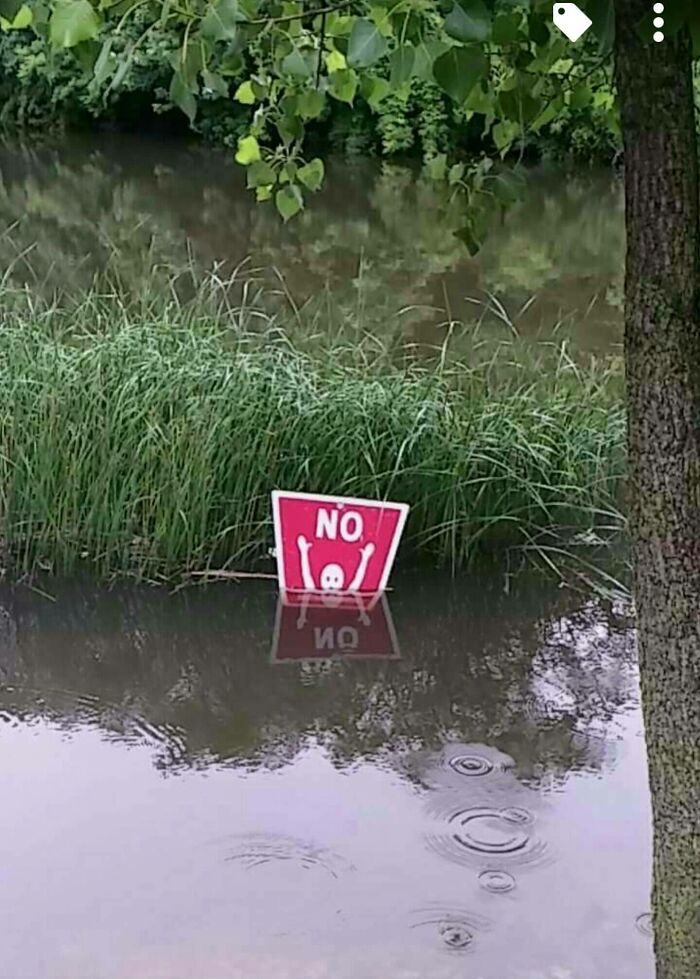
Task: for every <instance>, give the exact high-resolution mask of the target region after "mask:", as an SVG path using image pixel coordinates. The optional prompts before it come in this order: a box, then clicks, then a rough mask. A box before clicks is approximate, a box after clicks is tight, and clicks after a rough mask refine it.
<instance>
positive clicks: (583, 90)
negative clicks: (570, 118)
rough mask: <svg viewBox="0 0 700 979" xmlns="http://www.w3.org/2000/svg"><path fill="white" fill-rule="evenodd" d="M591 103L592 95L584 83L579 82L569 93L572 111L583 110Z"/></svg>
mask: <svg viewBox="0 0 700 979" xmlns="http://www.w3.org/2000/svg"><path fill="white" fill-rule="evenodd" d="M592 101H593V93H592V92H591V89H590V86H589V85H587V84H586V82H581V83H580V84H579V85H577V86H576V88H574V89H573V90H572V92H571V99H570V101H569V105H570V106H571V108H572V109H585V108H586V106H587V105H590V103H591V102H592Z"/></svg>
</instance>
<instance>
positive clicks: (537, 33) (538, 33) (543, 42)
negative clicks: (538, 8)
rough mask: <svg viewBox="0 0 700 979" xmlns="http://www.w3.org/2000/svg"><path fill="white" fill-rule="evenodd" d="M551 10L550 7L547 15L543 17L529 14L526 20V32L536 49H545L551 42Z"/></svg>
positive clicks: (542, 15)
mask: <svg viewBox="0 0 700 979" xmlns="http://www.w3.org/2000/svg"><path fill="white" fill-rule="evenodd" d="M551 13H552V9H551V7H550V9H549V14H547V17H545V15H544V14H534V13H533V14H530V16H529V17H528V19H527V32H528V36H529V38H530V40H531V41H533V42H534V43H535V44H536V45H538V47H547V45H548V44H549V43H550V40H551V37H552V35H551V33H550V31H549V19H548V18H549V17H551Z"/></svg>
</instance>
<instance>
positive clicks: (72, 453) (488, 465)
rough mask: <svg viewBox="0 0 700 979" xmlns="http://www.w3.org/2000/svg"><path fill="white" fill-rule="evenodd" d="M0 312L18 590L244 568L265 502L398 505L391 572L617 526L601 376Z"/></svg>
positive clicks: (165, 308)
mask: <svg viewBox="0 0 700 979" xmlns="http://www.w3.org/2000/svg"><path fill="white" fill-rule="evenodd" d="M0 309H1V310H2V311H3V313H2V320H3V322H2V327H1V328H0V491H1V497H0V505H1V511H0V523H1V534H2V537H3V539H4V543H5V551H6V555H7V559H8V561H9V562H10V563H11V564H12V566H13V568H14V569H15V570H16V571H26V570H30V569H33V568H36V567H37V566H49V567H50V568H52V569H53V570H56V571H71V570H74V569H75V568H76V567H79V566H87V567H90V568H92V569H94V570H95V571H97V572H98V573H100V574H109V573H113V572H126V573H134V574H137V575H139V576H145V577H149V578H158V577H161V576H172V575H174V574H177V573H180V572H188V571H193V570H203V569H207V568H211V567H217V568H229V569H240V570H243V569H247V570H254V569H264V568H265V566H266V565H265V563H264V562H265V561H266V560H269V557H268V553H269V548H270V546H271V544H272V537H271V519H270V502H269V493H270V491H271V490H272V489H274V488H283V489H288V490H307V491H316V492H325V493H340V494H347V495H354V496H368V497H378V498H389V499H392V500H404V501H406V502H408V503H409V504H410V505H411V514H410V520H409V523H408V526H407V532H406V537H405V545H404V548H403V551H402V554H403V556H404V557H405V558H408V557H409V556H411V555H414V556H423V557H426V558H427V559H429V560H431V561H433V562H436V563H449V564H451V565H452V566H453V567H455V568H456V567H462V566H465V565H468V564H470V563H471V562H473V561H475V560H476V559H478V558H479V557H481V558H484V557H485V556H486V555H488V554H494V553H502V551H503V549H504V548H511V547H517V546H522V545H526V546H533V544H537V543H538V542H539V543H543V544H547V545H552V546H555V547H556V546H558V545H559V544H562V543H564V542H566V541H570V540H571V539H572V537H573V536H574V535H577V534H578V535H579V536H580V535H581V534H582V533H583V534H585V532H588V531H590V530H591V528H593V527H598V528H600V527H601V526H602V527H610V526H613V525H615V526H617V525H618V523H619V519H618V514H617V507H616V500H617V496H618V491H619V485H620V480H621V478H622V474H623V468H624V458H623V441H624V418H623V411H622V407H621V393H620V378H619V370H618V369H617V368H615V367H614V366H605V365H600V364H595V363H593V364H591V365H589V366H587V367H585V368H584V367H582V366H580V365H577V364H576V363H575V362H574V361H573V360H572V359H571V358H569V357H568V356H567V354H566V351H565V350H563V349H557V348H553V347H547V348H542V349H539V350H537V351H534V350H533V349H532V348H531V347H530V348H527V347H525V346H521V347H518V346H515V345H514V344H513V343H509V344H505V345H499V346H497V347H489V348H488V349H486V348H480V347H478V345H475V346H474V349H473V352H472V354H470V356H469V357H468V358H467V360H468V362H467V361H465V360H462V361H454V360H453V359H452V358H450V357H449V356H448V351H443V352H442V355H441V356H439V357H438V358H436V359H434V360H433V361H432V362H430V363H428V364H420V363H410V362H409V364H408V366H406V360H405V358H404V359H403V360H401V358H399V359H400V360H401V363H400V364H397V361H396V357H395V356H393V353H392V352H391V351H387V350H386V349H384V348H382V346H381V344H379V342H378V341H377V340H376V338H372V337H364V338H359V337H358V339H357V342H356V343H355V344H353V345H352V346H349V345H348V344H347V343H346V342H345V343H343V342H340V341H339V340H336V341H334V342H328V341H325V342H323V343H321V341H320V340H319V342H318V343H317V344H316V345H315V346H314V345H313V344H312V345H306V346H305V347H304V348H303V349H302V348H301V347H300V346H299V345H295V344H294V343H292V341H291V340H290V339H289V337H288V335H286V334H285V333H284V331H283V330H281V329H280V328H279V326H278V325H276V324H274V323H272V324H271V323H269V322H265V323H263V324H262V325H261V326H257V327H256V329H255V330H253V329H252V327H251V321H250V319H249V318H248V314H246V316H241V315H240V310H239V311H234V310H231V309H230V308H228V307H227V306H226V304H225V303H218V304H214V305H213V306H212V305H211V304H207V303H197V302H195V303H194V304H193V303H192V302H190V303H188V304H183V303H181V302H179V301H178V300H177V298H176V296H174V295H170V296H165V297H164V296H162V295H161V297H160V298H159V300H158V301H157V302H156V301H154V302H146V301H140V302H137V303H125V302H124V301H123V300H122V298H120V296H119V295H118V293H111V294H105V293H103V292H101V293H100V292H93V293H90V294H88V295H85V296H84V297H82V298H81V299H79V300H77V301H74V302H73V303H72V304H71V305H70V307H66V306H63V307H58V306H37V304H36V303H34V302H33V301H32V299H31V297H30V296H29V295H28V294H26V293H23V294H13V293H10V291H9V290H7V289H6V290H5V292H4V293H3V294H2V295H0ZM253 325H255V324H253ZM261 559H262V561H261Z"/></svg>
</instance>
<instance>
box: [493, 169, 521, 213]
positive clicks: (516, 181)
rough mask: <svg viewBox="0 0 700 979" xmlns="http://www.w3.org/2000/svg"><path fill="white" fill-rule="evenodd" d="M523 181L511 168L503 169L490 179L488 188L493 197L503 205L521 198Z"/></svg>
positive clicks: (513, 202) (514, 202)
mask: <svg viewBox="0 0 700 979" xmlns="http://www.w3.org/2000/svg"><path fill="white" fill-rule="evenodd" d="M524 187H525V182H524V180H523V179H522V177H520V176H519V175H518V174H517V173H514V172H513V171H512V170H504V171H503V172H502V173H497V174H496V176H495V177H493V179H492V180H490V185H489V189H490V190H491V192H492V194H493V195H494V197H496V198H497V200H499V201H500V203H501V204H503V205H508V204H516V203H517V202H518V201H519V200H521V199H522V196H523V190H524Z"/></svg>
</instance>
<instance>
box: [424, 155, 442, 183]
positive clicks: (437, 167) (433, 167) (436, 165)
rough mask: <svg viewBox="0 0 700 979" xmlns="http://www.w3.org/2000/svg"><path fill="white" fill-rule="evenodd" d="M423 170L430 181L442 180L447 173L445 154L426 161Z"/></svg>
mask: <svg viewBox="0 0 700 979" xmlns="http://www.w3.org/2000/svg"><path fill="white" fill-rule="evenodd" d="M425 168H426V170H427V171H428V176H429V177H430V179H431V180H437V181H441V180H444V179H445V175H446V173H447V155H446V154H445V153H438V155H437V156H434V157H432V158H431V159H430V160H428V162H427V163H426V165H425Z"/></svg>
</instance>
